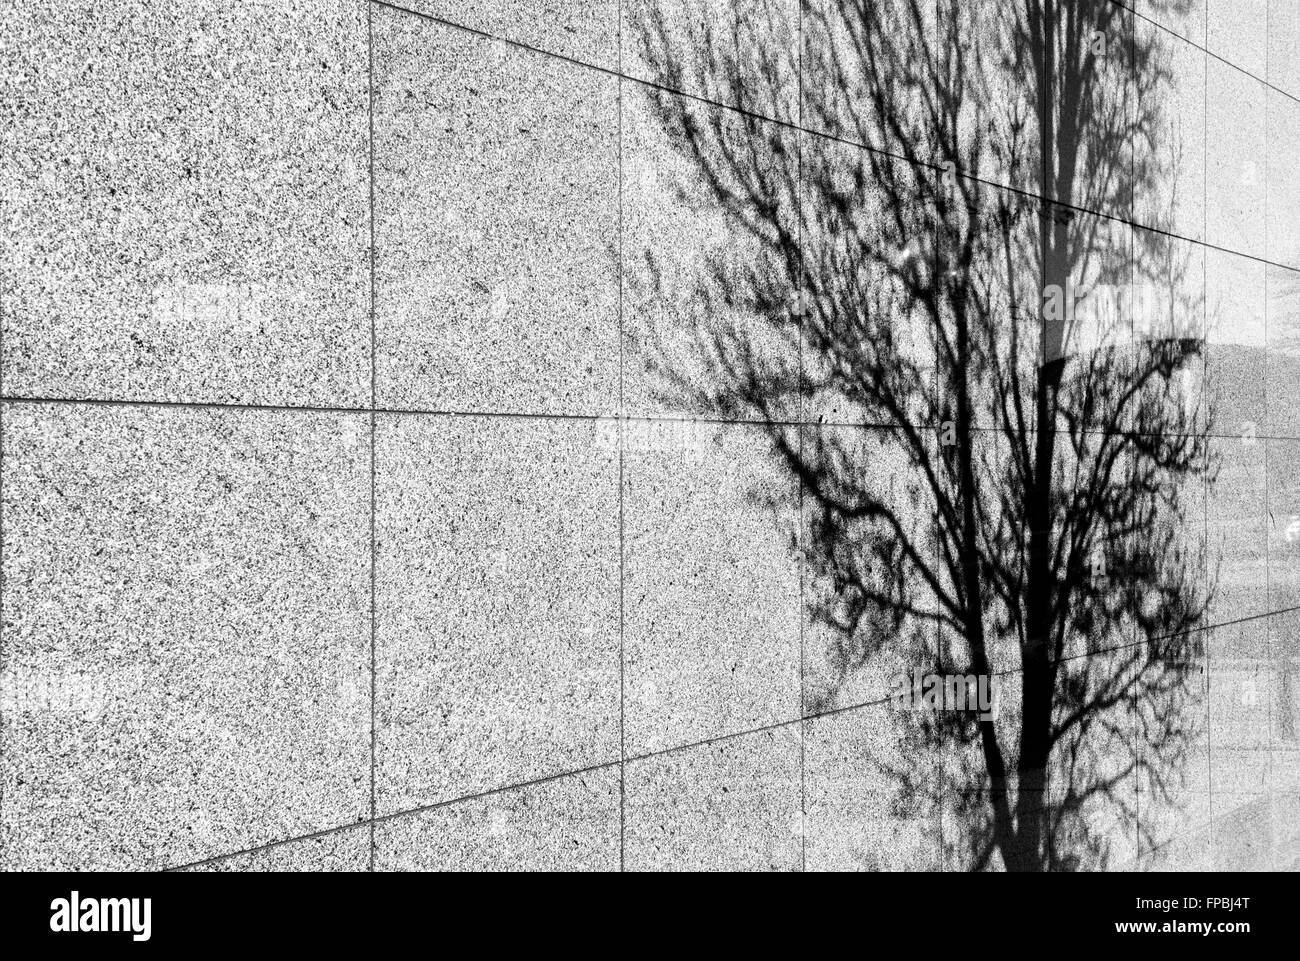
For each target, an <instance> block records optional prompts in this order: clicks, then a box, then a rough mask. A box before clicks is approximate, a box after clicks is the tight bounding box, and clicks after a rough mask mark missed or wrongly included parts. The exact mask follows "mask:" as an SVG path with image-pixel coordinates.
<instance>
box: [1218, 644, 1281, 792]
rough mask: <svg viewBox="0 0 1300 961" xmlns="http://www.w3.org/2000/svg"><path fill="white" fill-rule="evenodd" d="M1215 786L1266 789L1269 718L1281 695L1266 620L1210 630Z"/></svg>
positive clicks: (1220, 788) (1236, 789) (1223, 789)
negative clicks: (1264, 623)
mask: <svg viewBox="0 0 1300 961" xmlns="http://www.w3.org/2000/svg"><path fill="white" fill-rule="evenodd" d="M1209 641H1210V649H1209V654H1210V686H1209V690H1208V692H1207V697H1206V709H1207V712H1208V721H1209V732H1210V736H1209V745H1210V785H1211V788H1212V791H1213V793H1214V794H1216V795H1217V794H1219V793H1235V792H1243V791H1249V792H1254V791H1258V792H1261V793H1262V792H1265V791H1267V790H1268V787H1269V781H1268V775H1269V741H1270V718H1271V716H1272V713H1273V701H1274V699H1275V697H1276V695H1277V691H1276V689H1275V687H1276V685H1275V683H1274V677H1273V664H1272V663H1271V660H1270V657H1269V632H1268V629H1267V626H1266V625H1261V624H1259V623H1251V622H1245V623H1242V622H1238V623H1234V624H1227V625H1224V626H1222V627H1216V628H1214V629H1213V630H1211V631H1210V632H1209Z"/></svg>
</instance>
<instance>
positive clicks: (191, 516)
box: [2, 404, 370, 869]
mask: <svg viewBox="0 0 1300 961" xmlns="http://www.w3.org/2000/svg"><path fill="white" fill-rule="evenodd" d="M3 415H4V417H3V421H4V453H5V458H4V472H3V481H4V501H3V506H4V519H5V542H4V555H3V560H4V571H5V579H4V593H3V610H4V635H5V644H4V663H3V683H4V690H5V695H6V702H7V703H6V710H4V712H3V740H4V748H5V750H4V764H3V777H4V782H3V783H4V798H5V804H4V817H3V825H2V827H3V836H4V841H5V843H4V852H5V853H4V859H5V867H6V868H10V869H19V868H25V869H72V868H76V869H91V868H95V869H140V868H159V867H167V866H169V865H174V864H183V863H189V862H193V861H197V860H201V859H203V858H208V857H212V856H215V855H218V854H221V853H224V852H227V851H239V850H243V849H246V848H251V847H255V846H257V845H260V844H266V843H268V842H271V841H277V840H282V839H287V838H292V837H295V836H298V835H303V834H309V833H312V832H314V831H319V830H322V829H325V828H329V827H334V826H337V825H340V824H347V823H348V822H349V821H353V820H360V819H361V818H363V817H365V816H366V815H367V814H368V810H369V793H370V792H369V775H370V770H369V768H370V760H369V754H370V670H369V617H368V608H369V581H370V561H369V550H368V541H369V524H368V506H367V501H368V493H367V491H368V486H369V485H368V470H367V468H368V460H369V451H368V444H369V429H368V424H367V421H366V418H365V417H364V416H361V415H351V414H349V415H326V414H311V413H300V412H271V411H257V412H242V413H241V412H235V411H225V412H218V411H211V410H204V411H183V410H166V409H159V408H118V407H84V406H50V405H41V406H34V405H25V404H6V405H5V406H4V409H3Z"/></svg>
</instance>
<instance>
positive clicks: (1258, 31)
mask: <svg viewBox="0 0 1300 961" xmlns="http://www.w3.org/2000/svg"><path fill="white" fill-rule="evenodd" d="M1205 3H1206V7H1207V10H1206V13H1207V18H1206V24H1207V29H1206V34H1207V39H1206V49H1208V50H1209V51H1210V53H1212V54H1214V55H1215V56H1217V57H1222V58H1223V59H1224V60H1226V61H1228V63H1231V64H1234V65H1236V66H1237V67H1240V68H1241V69H1242V70H1244V71H1246V72H1247V73H1250V74H1253V75H1254V76H1256V77H1259V78H1260V79H1261V80H1262V79H1264V77H1265V76H1267V73H1268V69H1267V60H1268V28H1269V13H1270V10H1269V8H1270V7H1271V6H1273V5H1274V0H1205Z"/></svg>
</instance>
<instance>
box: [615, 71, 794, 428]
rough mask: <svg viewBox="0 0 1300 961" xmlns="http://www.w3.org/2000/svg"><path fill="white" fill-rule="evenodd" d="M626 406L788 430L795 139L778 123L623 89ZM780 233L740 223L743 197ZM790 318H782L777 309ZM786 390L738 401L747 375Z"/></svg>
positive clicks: (744, 216) (642, 412)
mask: <svg viewBox="0 0 1300 961" xmlns="http://www.w3.org/2000/svg"><path fill="white" fill-rule="evenodd" d="M623 94H624V104H623V122H622V131H623V134H622V159H621V164H622V171H623V187H622V209H623V265H624V266H623V405H624V411H625V413H626V414H628V415H629V416H656V415H669V416H682V415H683V414H687V415H697V416H706V417H725V418H727V419H743V420H766V419H769V418H770V419H776V420H781V419H794V417H795V416H796V412H797V409H798V408H797V397H796V396H795V394H794V390H795V389H796V388H797V385H798V382H799V327H798V323H797V321H796V320H795V319H794V317H793V315H792V314H791V313H789V312H788V310H789V308H792V307H793V298H794V296H795V293H796V290H797V287H796V278H795V277H794V276H792V275H791V272H790V265H789V263H788V261H786V260H785V258H784V257H783V256H782V252H783V251H784V249H785V246H786V244H787V243H788V242H789V239H790V238H791V237H794V236H796V231H797V212H796V209H795V202H796V197H795V195H794V187H795V185H796V184H797V183H798V177H799V173H798V171H799V158H798V151H797V149H796V145H797V140H796V138H795V137H793V136H791V135H789V134H788V132H787V131H785V130H783V129H782V128H781V127H779V126H777V125H776V124H772V123H767V122H765V121H758V120H747V119H746V118H744V117H741V116H739V115H737V114H735V113H733V112H730V111H724V110H721V109H719V108H716V107H712V106H700V105H698V104H695V103H693V102H691V101H689V100H687V99H685V98H683V97H681V96H678V95H676V94H666V93H663V92H660V91H653V90H648V89H645V88H643V87H642V86H641V85H638V84H633V83H628V82H625V83H624V85H623ZM765 187H770V188H771V189H770V190H768V191H767V192H766V196H765V197H764V198H763V199H764V202H768V203H771V204H772V205H773V206H774V208H775V209H776V210H777V211H778V213H777V214H776V216H777V219H778V220H779V221H780V223H781V224H782V229H781V230H780V231H778V230H775V229H772V228H771V226H770V225H769V224H765V223H764V222H763V220H762V219H761V218H758V219H757V221H756V219H755V218H752V217H749V216H748V210H749V207H750V205H751V203H752V202H753V197H752V195H751V193H750V191H751V190H755V189H756V190H758V191H759V192H760V193H764V189H765ZM783 308H785V310H783ZM750 370H757V371H760V372H761V376H762V378H763V380H764V382H768V381H771V382H774V383H779V384H781V385H782V386H783V387H784V388H785V389H784V390H783V391H781V392H777V391H774V390H768V389H764V390H762V391H759V392H758V397H761V399H762V401H763V402H762V403H747V401H749V400H752V399H754V398H755V392H753V391H748V390H746V389H744V386H743V385H744V384H745V383H746V376H747V372H748V371H750Z"/></svg>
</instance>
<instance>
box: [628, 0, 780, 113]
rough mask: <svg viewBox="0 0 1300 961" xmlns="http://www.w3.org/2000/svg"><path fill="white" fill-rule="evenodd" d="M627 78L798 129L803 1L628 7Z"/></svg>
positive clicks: (703, 0)
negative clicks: (800, 36)
mask: <svg viewBox="0 0 1300 961" xmlns="http://www.w3.org/2000/svg"><path fill="white" fill-rule="evenodd" d="M622 10H623V13H622V17H623V23H622V43H623V59H622V67H623V73H624V74H625V75H626V76H628V77H634V78H636V79H637V80H642V81H647V82H649V83H653V84H657V85H660V86H663V87H666V88H668V89H669V90H675V91H679V92H681V93H686V94H690V95H691V96H693V97H698V98H701V99H703V100H706V101H709V102H711V103H714V104H720V105H724V106H728V107H739V108H741V109H744V110H747V111H749V112H751V113H756V114H759V115H760V116H764V117H770V118H773V119H777V120H781V121H785V122H787V123H794V122H796V120H797V118H798V109H799V108H798V89H799V66H800V65H799V25H800V15H799V0H624V2H623V4H622Z"/></svg>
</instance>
